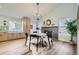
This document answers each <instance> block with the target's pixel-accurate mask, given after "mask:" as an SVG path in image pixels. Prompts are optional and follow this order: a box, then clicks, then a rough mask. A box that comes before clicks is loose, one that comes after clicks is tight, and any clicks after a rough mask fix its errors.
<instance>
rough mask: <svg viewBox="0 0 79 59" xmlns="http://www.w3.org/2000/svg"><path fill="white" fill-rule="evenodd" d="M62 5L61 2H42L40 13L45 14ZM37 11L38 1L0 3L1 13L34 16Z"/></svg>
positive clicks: (14, 15) (15, 15) (13, 15)
mask: <svg viewBox="0 0 79 59" xmlns="http://www.w3.org/2000/svg"><path fill="white" fill-rule="evenodd" d="M61 5H62V4H60V3H40V5H39V13H40V14H41V15H42V16H45V15H47V14H48V13H50V12H52V11H53V10H55V9H56V8H57V7H59V6H61ZM36 11H37V10H36V3H0V15H5V16H12V17H20V18H21V17H23V16H28V17H30V18H32V17H33V16H34V15H35V13H36Z"/></svg>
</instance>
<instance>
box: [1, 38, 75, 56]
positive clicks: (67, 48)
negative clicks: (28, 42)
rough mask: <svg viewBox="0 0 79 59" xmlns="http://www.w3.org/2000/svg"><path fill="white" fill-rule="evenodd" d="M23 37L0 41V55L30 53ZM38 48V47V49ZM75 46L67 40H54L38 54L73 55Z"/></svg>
mask: <svg viewBox="0 0 79 59" xmlns="http://www.w3.org/2000/svg"><path fill="white" fill-rule="evenodd" d="M24 43H25V39H19V40H12V41H6V42H0V55H32V51H29V49H28V46H24ZM39 50H40V49H39ZM75 54H76V46H73V45H71V44H69V43H67V42H62V41H54V45H53V46H52V48H51V49H46V48H45V49H44V50H43V51H42V52H40V53H39V54H38V55H75Z"/></svg>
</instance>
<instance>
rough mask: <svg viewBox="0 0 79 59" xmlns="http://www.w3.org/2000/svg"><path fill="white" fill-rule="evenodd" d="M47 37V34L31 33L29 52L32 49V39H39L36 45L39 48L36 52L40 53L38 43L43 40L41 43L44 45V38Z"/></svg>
mask: <svg viewBox="0 0 79 59" xmlns="http://www.w3.org/2000/svg"><path fill="white" fill-rule="evenodd" d="M45 36H46V34H45V33H30V40H29V50H30V47H31V40H32V37H33V38H36V39H37V45H36V47H37V48H36V51H37V52H38V43H39V40H41V43H43V38H44V37H45Z"/></svg>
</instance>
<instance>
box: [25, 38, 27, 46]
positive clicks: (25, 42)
mask: <svg viewBox="0 0 79 59" xmlns="http://www.w3.org/2000/svg"><path fill="white" fill-rule="evenodd" d="M26 44H27V37H26V41H25V46H26Z"/></svg>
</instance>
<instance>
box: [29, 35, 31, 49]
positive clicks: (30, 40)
mask: <svg viewBox="0 0 79 59" xmlns="http://www.w3.org/2000/svg"><path fill="white" fill-rule="evenodd" d="M30 46H31V36H30V40H29V50H30Z"/></svg>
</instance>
